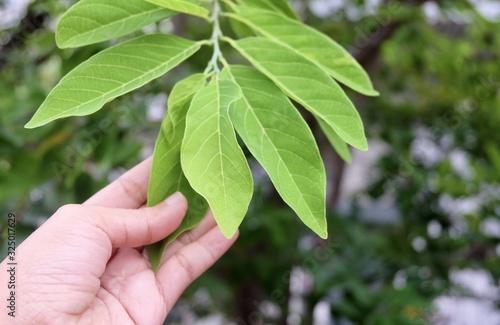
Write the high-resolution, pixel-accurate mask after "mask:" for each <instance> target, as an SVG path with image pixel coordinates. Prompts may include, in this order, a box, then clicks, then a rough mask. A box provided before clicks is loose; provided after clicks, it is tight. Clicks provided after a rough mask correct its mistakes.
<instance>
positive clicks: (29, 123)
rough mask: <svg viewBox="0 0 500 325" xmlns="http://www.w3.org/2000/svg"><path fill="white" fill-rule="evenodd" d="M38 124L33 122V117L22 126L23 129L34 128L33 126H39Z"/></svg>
mask: <svg viewBox="0 0 500 325" xmlns="http://www.w3.org/2000/svg"><path fill="white" fill-rule="evenodd" d="M39 126H40V125H38V123H36V122H34V121H33V119H31V120H30V121H29V122H28V123H26V124H25V125H24V128H25V129H34V128H37V127H39Z"/></svg>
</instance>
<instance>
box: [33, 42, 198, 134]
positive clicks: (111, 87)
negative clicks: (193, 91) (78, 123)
mask: <svg viewBox="0 0 500 325" xmlns="http://www.w3.org/2000/svg"><path fill="white" fill-rule="evenodd" d="M200 46H201V43H200V42H192V41H189V40H185V39H183V38H180V37H176V36H172V35H159V34H152V35H144V36H141V37H138V38H135V39H133V40H130V41H127V42H124V43H122V44H118V45H116V46H113V47H112V48H109V49H106V50H104V51H102V52H100V53H98V54H96V55H94V56H93V57H91V58H90V59H88V60H87V61H85V62H83V63H82V64H80V65H79V66H77V67H76V68H75V69H73V70H72V71H71V72H69V73H68V74H67V75H66V76H65V77H64V78H62V79H61V81H60V82H59V84H58V85H57V86H56V87H55V88H54V89H53V90H52V91H51V92H50V94H49V95H48V96H47V98H46V99H45V101H44V102H43V103H42V105H41V106H40V108H39V109H38V111H37V112H36V113H35V115H34V116H33V118H32V119H31V120H30V121H29V122H28V124H26V128H35V127H38V126H42V125H44V124H46V123H49V122H51V121H53V120H55V119H59V118H63V117H68V116H83V115H88V114H92V113H94V112H96V111H98V110H99V109H101V108H102V107H103V106H104V104H106V103H107V102H109V101H111V100H113V99H115V98H116V97H118V96H121V95H123V94H125V93H128V92H130V91H132V90H134V89H136V88H139V87H141V86H143V85H144V84H146V83H148V82H150V81H151V80H153V79H155V78H158V77H160V76H162V75H163V74H165V73H166V72H168V71H169V70H170V69H172V68H173V67H175V66H177V65H178V64H180V63H181V62H182V61H184V60H186V59H187V58H188V57H189V56H191V55H192V54H193V53H195V52H196V51H198V49H199V48H200Z"/></svg>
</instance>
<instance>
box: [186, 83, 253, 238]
mask: <svg viewBox="0 0 500 325" xmlns="http://www.w3.org/2000/svg"><path fill="white" fill-rule="evenodd" d="M240 97H241V90H240V88H239V87H238V85H236V84H235V83H234V82H232V81H229V80H221V81H219V80H214V81H212V82H211V83H210V84H209V85H208V86H206V87H205V88H203V89H201V90H200V91H198V92H197V93H196V95H195V96H194V98H193V101H192V103H191V107H190V108H189V111H188V113H187V117H186V134H185V137H184V140H183V141H182V149H181V163H182V170H183V171H184V173H185V174H186V177H187V179H188V180H189V183H190V184H191V186H192V187H193V188H194V189H195V190H196V192H198V193H200V194H201V195H202V196H203V197H204V198H205V199H206V200H207V201H208V204H209V205H210V208H211V209H212V212H213V214H214V217H215V220H216V221H217V224H218V225H219V227H220V228H221V230H222V233H223V234H224V235H225V236H226V237H228V238H229V237H232V236H233V235H234V233H235V232H236V230H237V229H238V226H239V225H240V224H241V221H242V220H243V218H244V217H245V214H246V212H247V210H248V205H249V204H250V200H251V199H252V193H253V181H252V174H251V172H250V167H249V166H248V163H247V160H246V158H245V155H244V154H243V151H242V150H241V148H240V146H239V145H238V141H237V140H236V134H235V133H234V129H233V125H232V124H231V121H230V120H229V116H228V109H229V106H230V105H231V103H233V102H234V101H235V100H237V99H238V98H240Z"/></svg>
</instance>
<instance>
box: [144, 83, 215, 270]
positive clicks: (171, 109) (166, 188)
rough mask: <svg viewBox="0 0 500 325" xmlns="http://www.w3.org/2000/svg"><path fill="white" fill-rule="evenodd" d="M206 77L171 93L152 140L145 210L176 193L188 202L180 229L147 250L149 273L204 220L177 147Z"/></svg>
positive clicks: (203, 204) (204, 207) (200, 200)
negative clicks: (179, 239)
mask: <svg viewBox="0 0 500 325" xmlns="http://www.w3.org/2000/svg"><path fill="white" fill-rule="evenodd" d="M205 79H206V75H204V74H195V75H192V76H190V77H188V78H186V79H184V80H182V81H180V82H178V83H177V84H176V85H175V87H174V88H173V89H172V92H171V93H170V96H169V98H168V113H167V115H166V116H165V119H164V120H163V123H162V126H161V130H160V134H159V135H158V139H157V140H156V145H155V150H154V154H153V164H152V167H151V176H150V180H149V187H148V206H154V205H157V204H158V203H160V202H162V201H163V200H165V199H166V198H167V197H169V196H170V195H172V194H173V193H175V192H177V191H180V192H181V193H182V194H184V196H185V197H186V198H187V200H188V211H187V213H186V216H185V217H184V219H182V223H181V224H180V226H179V227H178V228H177V229H176V230H175V232H173V233H172V234H171V235H169V236H168V237H167V238H165V239H164V240H162V241H160V242H158V243H155V244H153V245H150V246H148V248H147V249H148V255H149V259H150V261H151V266H152V267H153V270H155V271H156V270H157V269H158V267H159V265H160V262H161V258H162V256H163V253H164V251H165V248H166V247H167V246H168V245H169V244H170V243H171V242H172V241H174V240H175V239H176V238H177V237H178V236H179V235H180V234H181V233H183V232H184V231H186V230H189V229H192V228H193V227H195V226H196V225H197V224H198V223H199V222H200V221H201V220H202V219H203V217H204V216H205V214H206V212H207V210H208V204H207V202H206V201H205V199H203V197H201V196H200V195H199V194H198V193H196V191H195V190H193V188H192V187H191V186H190V185H189V183H188V181H187V179H186V177H185V176H184V173H183V172H182V168H181V144H182V139H183V138H184V129H185V126H186V113H187V111H188V109H189V105H190V104H191V100H192V98H193V96H194V94H195V93H196V92H197V91H198V90H199V89H201V88H203V86H204V85H205Z"/></svg>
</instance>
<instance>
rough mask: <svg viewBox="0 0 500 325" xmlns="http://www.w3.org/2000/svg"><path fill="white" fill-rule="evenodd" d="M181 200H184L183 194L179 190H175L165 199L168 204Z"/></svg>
mask: <svg viewBox="0 0 500 325" xmlns="http://www.w3.org/2000/svg"><path fill="white" fill-rule="evenodd" d="M182 200H184V195H182V193H181V192H175V193H174V194H172V195H170V196H169V197H168V198H167V199H166V200H165V203H166V204H168V205H175V204H177V203H179V202H181V201H182Z"/></svg>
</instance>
